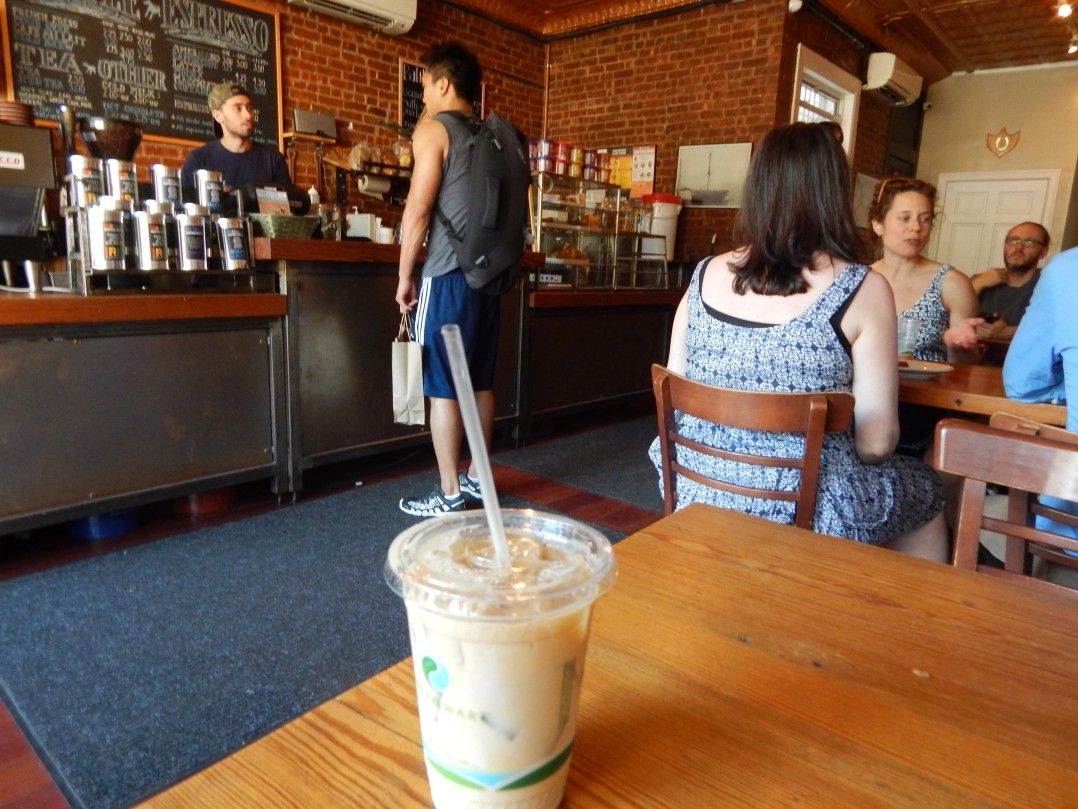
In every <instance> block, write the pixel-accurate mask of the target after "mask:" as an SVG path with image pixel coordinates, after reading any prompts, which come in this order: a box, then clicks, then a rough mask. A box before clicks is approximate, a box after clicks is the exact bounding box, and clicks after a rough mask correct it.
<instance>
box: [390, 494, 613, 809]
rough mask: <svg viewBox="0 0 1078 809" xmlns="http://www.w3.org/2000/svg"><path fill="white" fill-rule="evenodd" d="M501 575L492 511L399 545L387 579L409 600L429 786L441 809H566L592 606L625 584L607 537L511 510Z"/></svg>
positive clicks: (405, 536) (426, 528) (425, 529)
mask: <svg viewBox="0 0 1078 809" xmlns="http://www.w3.org/2000/svg"><path fill="white" fill-rule="evenodd" d="M502 515H503V518H504V521H505V532H506V536H507V538H508V542H509V550H510V559H511V570H510V572H509V573H508V575H504V574H501V573H498V572H496V570H497V569H496V564H495V556H494V549H493V545H492V543H491V540H490V530H489V528H488V527H487V522H486V519H485V517H484V515H483V513H482V512H477V511H473V512H465V513H463V514H454V515H451V516H446V517H437V518H434V519H431V520H427V521H425V522H422V523H419V524H418V525H416V526H414V527H412V528H410V529H409V530H407V531H405V532H404V533H402V534H400V535H399V536H398V537H397V538H396V539H395V540H394V542H393V544H392V546H391V547H390V549H389V554H388V558H387V560H386V565H385V576H386V581H387V582H388V583H389V585H390V587H392V588H393V590H394V591H396V592H397V593H398V594H399V595H400V596H402V597H403V598H404V603H405V607H406V609H407V611H408V629H409V634H410V636H411V643H412V658H413V662H414V664H415V675H416V701H417V703H418V705H419V722H420V729H421V732H422V737H423V753H424V758H425V759H426V766H427V777H428V779H429V781H430V789H431V797H432V798H433V800H434V805H435V806H436V807H437V809H463V808H464V807H498V808H499V809H504V808H505V807H519V808H520V809H523V807H527V808H528V809H545V808H546V807H550V809H553V807H556V806H557V805H558V803H559V802H560V801H561V798H562V793H563V792H564V790H565V779H566V776H567V775H568V772H569V759H570V755H571V753H572V749H573V738H574V735H575V732H576V715H577V704H578V702H579V698H580V686H581V682H582V680H583V676H584V657H585V653H586V651H587V642H588V626H589V620H590V617H591V606H592V604H593V602H594V601H595V599H596V598H598V597H599V596H600V595H601V594H602V593H603V592H605V591H606V590H607V588H609V587H610V585H611V584H612V583H613V581H614V578H615V575H616V573H615V564H614V555H613V552H612V550H611V548H610V543H609V542H608V541H607V539H606V537H604V536H603V535H602V534H600V533H599V532H598V531H596V530H595V529H593V528H590V527H588V526H586V525H584V524H583V523H579V522H577V521H576V520H572V519H570V518H568V517H562V516H559V515H555V514H543V513H540V512H535V511H516V510H504V511H502Z"/></svg>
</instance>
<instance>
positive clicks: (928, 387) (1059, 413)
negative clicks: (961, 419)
mask: <svg viewBox="0 0 1078 809" xmlns="http://www.w3.org/2000/svg"><path fill="white" fill-rule="evenodd" d="M951 365H952V366H953V367H954V370H953V371H950V372H949V373H946V374H940V375H939V376H936V377H932V378H931V379H904V378H902V377H901V376H900V377H899V379H898V400H899V401H900V402H905V403H907V404H917V405H927V406H928V407H938V408H941V409H943V410H957V411H959V412H961V413H975V414H978V415H982V416H990V415H992V414H993V413H995V412H997V411H1003V412H1006V413H1013V414H1014V415H1016V416H1024V417H1025V418H1027V419H1033V420H1034V421H1039V422H1042V423H1044V424H1054V425H1056V426H1058V427H1062V426H1065V425H1066V423H1067V408H1066V407H1065V406H1063V405H1054V404H1029V403H1026V402H1017V401H1015V400H1014V399H1008V398H1007V394H1006V393H1005V392H1004V390H1003V369H1002V368H998V367H995V366H991V365H962V364H960V363H951Z"/></svg>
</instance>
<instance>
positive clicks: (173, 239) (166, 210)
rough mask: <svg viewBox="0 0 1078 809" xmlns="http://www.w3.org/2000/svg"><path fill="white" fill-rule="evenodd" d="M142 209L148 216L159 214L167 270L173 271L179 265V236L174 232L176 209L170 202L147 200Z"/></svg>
mask: <svg viewBox="0 0 1078 809" xmlns="http://www.w3.org/2000/svg"><path fill="white" fill-rule="evenodd" d="M142 207H143V208H144V209H145V210H146V213H149V214H160V215H161V216H162V217H164V222H165V250H166V255H167V256H168V269H170V270H174V269H176V267H177V266H178V265H179V262H180V256H179V250H180V247H179V236H178V234H177V231H176V209H175V208H174V207H173V205H172V203H171V202H161V201H160V200H156V199H148V200H146V201H145V202H144V203H142Z"/></svg>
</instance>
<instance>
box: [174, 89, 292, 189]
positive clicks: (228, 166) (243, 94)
mask: <svg viewBox="0 0 1078 809" xmlns="http://www.w3.org/2000/svg"><path fill="white" fill-rule="evenodd" d="M206 103H207V104H208V105H209V108H210V115H212V116H213V121H214V130H215V131H216V132H218V133H219V134H220V138H219V139H218V140H211V141H209V142H207V143H205V144H203V145H202V146H199V147H198V148H197V149H193V150H192V151H191V152H190V153H189V154H188V155H187V159H186V160H184V161H183V183H184V184H185V185H188V186H193V185H194V184H195V172H196V171H197V170H198V169H210V170H211V171H219V172H221V175H222V177H223V179H224V184H225V191H231V190H232V189H233V188H239V187H240V186H241V185H243V184H244V183H273V184H275V185H291V184H292V179H291V178H290V177H289V176H288V166H286V165H285V162H284V157H282V156H281V153H280V152H279V151H277V149H276V147H274V146H270V145H268V144H262V143H255V142H254V139H253V137H252V136H253V135H254V131H255V109H254V105H252V104H251V97H250V96H249V95H248V94H247V91H246V90H245V89H244V88H243V87H241V86H240V85H238V84H215V85H213V87H211V88H210V92H209V94H208V95H207V96H206Z"/></svg>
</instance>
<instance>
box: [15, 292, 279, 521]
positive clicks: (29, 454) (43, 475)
mask: <svg viewBox="0 0 1078 809" xmlns="http://www.w3.org/2000/svg"><path fill="white" fill-rule="evenodd" d="M286 304H287V301H286V299H285V297H284V296H283V295H278V294H275V293H247V292H192V293H177V294H142V293H108V294H97V295H91V296H82V295H76V294H70V293H53V292H41V293H2V294H0V368H2V369H3V395H4V408H3V412H2V413H0V419H3V427H4V429H5V435H6V439H5V440H4V441H3V442H0V534H5V533H8V532H13V531H19V530H25V529H28V528H34V527H36V526H39V525H45V524H49V523H55V522H61V521H64V520H68V519H73V518H77V517H82V516H86V515H89V514H95V513H100V512H103V511H109V510H114V509H117V508H127V507H130V506H134V505H139V504H141V503H145V502H150V501H155V500H163V499H167V498H169V497H173V496H177V495H180V494H189V493H191V492H196V491H199V490H200V489H206V488H212V487H215V486H223V485H228V484H230V483H238V482H241V481H245V480H254V479H259V478H267V479H269V481H270V482H271V486H272V487H273V488H274V490H276V491H283V490H284V487H285V484H286V482H287V475H286V470H287V465H286V461H287V452H286V448H287V442H286V440H285V439H286V432H285V426H286V409H285V406H286V400H285V398H284V396H283V390H284V388H285V384H284V360H283V356H284V352H283V340H282V321H283V316H284V314H285V311H286Z"/></svg>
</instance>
